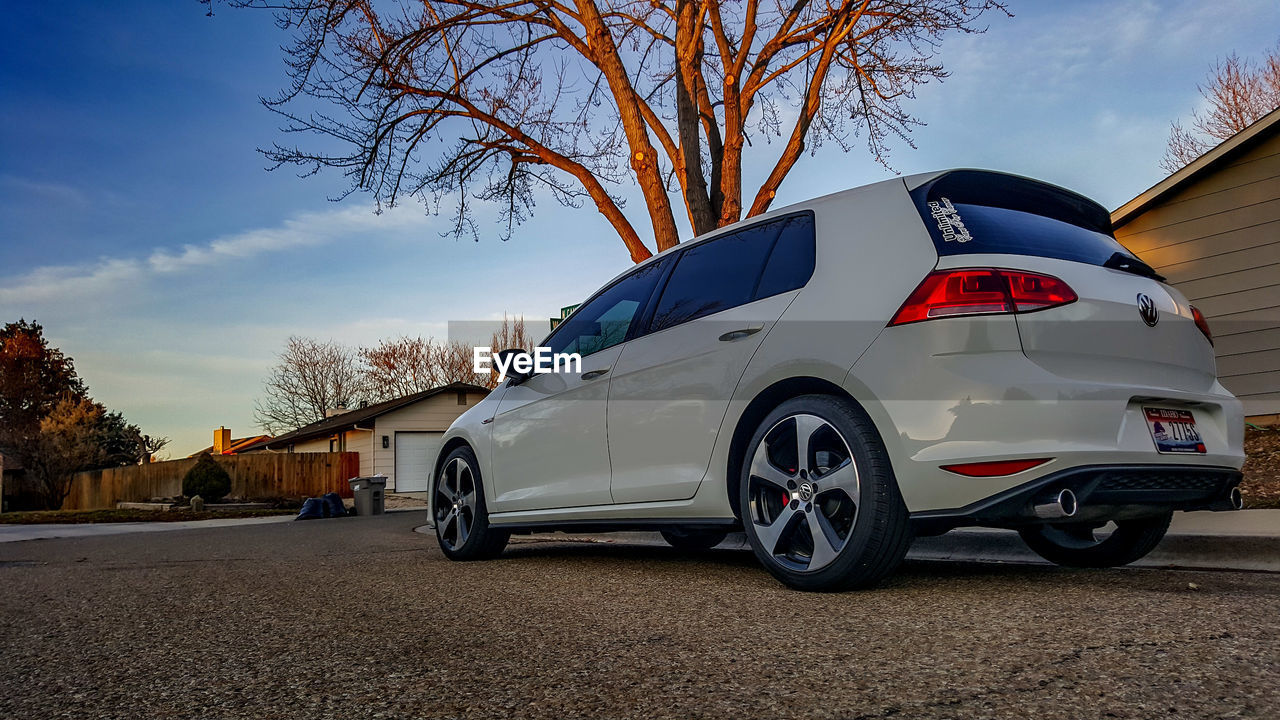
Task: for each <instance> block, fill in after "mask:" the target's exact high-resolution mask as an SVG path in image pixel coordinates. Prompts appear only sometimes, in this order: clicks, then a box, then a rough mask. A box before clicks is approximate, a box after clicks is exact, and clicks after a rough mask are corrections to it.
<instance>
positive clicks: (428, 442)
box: [395, 432, 444, 492]
mask: <svg viewBox="0 0 1280 720" xmlns="http://www.w3.org/2000/svg"><path fill="white" fill-rule="evenodd" d="M443 434H444V433H438V432H398V433H396V476H395V483H396V492H426V491H427V489H428V488H429V487H430V484H431V471H432V470H434V469H435V462H436V453H438V452H440V437H441V436H442V435H443Z"/></svg>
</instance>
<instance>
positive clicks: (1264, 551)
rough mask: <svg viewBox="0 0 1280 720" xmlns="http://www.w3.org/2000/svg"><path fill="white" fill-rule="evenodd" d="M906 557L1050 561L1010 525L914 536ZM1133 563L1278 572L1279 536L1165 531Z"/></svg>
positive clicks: (1044, 563)
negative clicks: (1158, 540)
mask: <svg viewBox="0 0 1280 720" xmlns="http://www.w3.org/2000/svg"><path fill="white" fill-rule="evenodd" d="M907 558H908V559H910V560H949V561H963V562H997V563H1018V564H1028V565H1051V564H1052V563H1049V562H1048V561H1046V560H1044V559H1042V558H1041V557H1040V556H1039V555H1036V554H1035V553H1033V552H1031V550H1030V549H1028V548H1027V546H1026V545H1024V544H1023V542H1022V539H1021V538H1019V537H1018V534H1017V533H1015V532H1013V531H1010V530H953V531H951V532H949V533H947V534H946V535H939V536H938V537H925V538H916V541H915V542H914V543H912V545H911V551H910V552H908V553H907ZM1126 567H1136V568H1166V569H1173V568H1187V569H1196V570H1245V571H1251V572H1280V537H1266V536H1248V535H1200V534H1194V535H1191V534H1188V535H1182V534H1178V535H1173V534H1170V535H1166V536H1165V538H1164V540H1161V541H1160V544H1159V545H1158V546H1156V549H1155V550H1153V551H1151V554H1150V555H1147V556H1146V557H1144V558H1142V559H1141V560H1138V561H1136V562H1133V563H1130V564H1129V565H1127V566H1126Z"/></svg>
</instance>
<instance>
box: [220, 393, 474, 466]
mask: <svg viewBox="0 0 1280 720" xmlns="http://www.w3.org/2000/svg"><path fill="white" fill-rule="evenodd" d="M447 392H478V393H484V394H486V395H487V394H489V389H488V388H484V387H481V386H479V385H472V384H470V383H449V384H448V385H442V386H440V387H436V388H431V389H430V390H423V391H422V392H417V393H414V394H412V395H405V396H404V397H399V398H396V399H394V400H387V401H385V402H380V403H377V404H375V405H369V406H367V407H362V408H358V409H356V410H348V411H347V412H344V413H342V414H341V415H334V416H333V417H328V418H325V419H323V420H317V421H316V422H313V423H311V424H310V425H304V426H302V427H300V428H298V429H297V430H294V431H293V432H288V433H285V434H283V435H280V436H278V437H275V438H272V439H270V440H267V441H265V442H261V443H257V444H255V445H250V446H249V447H246V448H242V449H241V451H244V450H263V449H281V448H286V447H288V446H289V444H290V443H295V442H301V441H303V440H310V439H312V438H317V437H328V436H330V435H333V434H335V433H339V432H344V431H346V430H352V429H363V430H372V429H373V424H372V421H373V419H374V418H376V417H378V416H379V415H385V414H387V413H389V412H392V411H394V410H399V409H400V408H402V407H405V406H406V405H412V404H414V403H417V402H422V401H423V400H426V399H427V398H430V397H434V396H436V395H440V394H442V393H447Z"/></svg>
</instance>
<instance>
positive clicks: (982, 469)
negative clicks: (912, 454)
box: [940, 458, 1053, 477]
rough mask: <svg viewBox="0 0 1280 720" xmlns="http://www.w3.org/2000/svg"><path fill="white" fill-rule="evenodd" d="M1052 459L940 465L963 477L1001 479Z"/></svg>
mask: <svg viewBox="0 0 1280 720" xmlns="http://www.w3.org/2000/svg"><path fill="white" fill-rule="evenodd" d="M1052 459H1053V458H1034V459H1030V460H997V461H995V462H976V463H962V464H960V465H941V466H940V467H941V468H942V469H943V470H946V471H947V472H953V473H955V474H957V475H963V476H965V477H1001V476H1004V475H1015V474H1017V473H1020V472H1022V471H1023V470H1030V469H1031V468H1033V467H1039V466H1040V465H1043V464H1045V463H1047V462H1049V461H1050V460H1052Z"/></svg>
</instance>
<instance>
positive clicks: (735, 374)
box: [608, 213, 814, 503]
mask: <svg viewBox="0 0 1280 720" xmlns="http://www.w3.org/2000/svg"><path fill="white" fill-rule="evenodd" d="M813 225H814V223H813V215H812V213H800V214H796V215H790V216H786V217H783V218H777V219H773V220H769V221H765V222H763V223H760V224H757V225H753V226H751V227H748V228H745V229H741V230H737V231H734V232H731V233H729V234H726V235H723V236H720V237H717V238H713V239H711V240H707V241H704V242H700V243H697V244H695V245H692V246H690V247H689V248H688V249H687V250H684V251H682V252H681V253H680V255H679V256H678V257H677V258H676V259H675V266H674V268H673V269H672V270H671V272H670V276H669V278H668V279H667V280H666V281H665V286H664V288H663V289H662V290H661V294H660V296H659V298H658V300H657V301H656V302H655V303H654V308H653V310H652V311H651V315H652V317H651V320H650V321H649V323H648V326H647V328H646V332H644V333H637V337H636V338H634V339H632V340H630V341H629V342H628V343H627V344H626V346H625V347H624V348H623V350H622V354H621V356H620V357H619V358H618V361H617V363H616V366H615V368H614V370H613V372H612V373H611V375H612V376H613V379H612V380H611V381H610V386H609V410H608V427H609V455H610V461H611V465H612V468H613V481H612V483H611V489H612V494H613V501H614V502H616V503H629V502H653V501H662V500H682V499H686V498H689V497H692V496H693V494H694V492H696V491H697V489H698V484H699V483H700V482H701V481H702V477H703V476H704V475H705V474H706V472H707V467H708V466H709V464H710V460H711V451H712V448H713V447H714V446H715V442H716V436H717V435H718V434H719V430H720V425H721V423H722V421H723V420H724V415H725V412H726V410H727V409H728V406H729V400H730V398H731V397H733V392H734V389H735V388H736V387H737V384H738V381H739V380H740V379H741V378H742V374H743V372H744V371H745V370H746V367H747V363H748V362H749V361H750V360H751V356H752V355H753V354H755V351H756V349H757V348H758V347H759V346H760V343H761V341H763V339H764V337H765V335H767V334H768V332H769V329H770V328H771V327H772V326H773V324H774V323H775V322H776V321H777V320H778V318H779V317H780V316H781V315H782V312H783V311H784V310H785V309H786V307H787V305H788V304H790V302H791V300H792V299H793V298H794V297H795V294H796V290H797V289H798V288H800V287H801V286H803V285H804V284H805V283H806V282H808V280H809V277H810V276H811V275H812V274H813V264H814V234H813V233H814V230H813Z"/></svg>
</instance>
